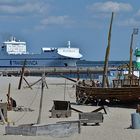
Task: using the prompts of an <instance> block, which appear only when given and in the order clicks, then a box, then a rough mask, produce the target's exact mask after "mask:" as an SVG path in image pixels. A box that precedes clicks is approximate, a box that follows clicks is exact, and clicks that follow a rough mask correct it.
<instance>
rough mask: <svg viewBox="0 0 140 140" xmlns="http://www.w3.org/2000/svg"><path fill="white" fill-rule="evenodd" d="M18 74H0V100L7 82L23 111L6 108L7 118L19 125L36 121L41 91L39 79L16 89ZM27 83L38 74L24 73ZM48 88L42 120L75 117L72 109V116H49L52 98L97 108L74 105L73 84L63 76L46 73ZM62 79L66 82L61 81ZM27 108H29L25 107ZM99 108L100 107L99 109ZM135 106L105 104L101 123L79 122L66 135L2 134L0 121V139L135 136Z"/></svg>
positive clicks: (121, 139) (119, 139)
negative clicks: (105, 111) (60, 136)
mask: <svg viewBox="0 0 140 140" xmlns="http://www.w3.org/2000/svg"><path fill="white" fill-rule="evenodd" d="M19 78H20V77H14V76H12V77H0V94H1V96H0V99H2V102H6V101H7V96H6V94H7V92H8V85H9V83H11V97H13V98H14V99H15V100H16V102H17V106H21V107H22V108H24V109H26V111H8V121H9V122H10V125H11V126H12V125H13V124H14V125H20V124H28V123H36V122H37V118H38V112H39V101H40V95H41V83H38V84H36V85H34V86H33V89H32V90H31V89H30V88H27V84H26V83H25V82H24V81H23V83H22V88H21V90H18V83H19ZM25 78H26V80H27V81H28V82H29V83H34V82H35V81H37V80H39V79H40V78H41V77H25ZM46 82H47V85H48V89H47V88H45V89H44V95H43V108H42V115H41V123H42V124H44V123H45V124H51V123H56V122H58V121H69V120H78V113H77V112H75V111H72V116H71V117H68V118H50V115H51V113H50V112H49V110H50V109H51V108H52V106H53V100H66V101H70V102H71V103H72V107H74V108H76V109H79V110H81V111H83V112H91V111H93V110H94V109H96V108H98V107H97V106H88V105H76V104H75V88H74V87H73V84H74V83H72V82H71V81H69V80H65V79H64V78H50V77H46ZM65 83H66V85H65ZM29 109H30V110H29ZM101 112H103V111H101ZM134 112H136V109H132V108H123V107H108V109H107V114H104V120H103V123H101V124H100V125H99V126H94V125H88V126H81V133H80V134H78V133H75V134H73V135H71V136H69V137H62V138H56V137H52V136H16V135H15V136H14V135H5V126H6V125H7V124H4V125H3V124H2V123H1V124H0V140H15V139H16V140H18V139H19V140H33V139H34V140H38V139H40V140H46V139H47V140H49V139H50V140H54V139H68V140H92V139H94V140H109V139H110V140H126V139H127V140H139V138H140V129H131V128H130V125H131V113H134Z"/></svg>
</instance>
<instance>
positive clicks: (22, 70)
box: [18, 59, 26, 89]
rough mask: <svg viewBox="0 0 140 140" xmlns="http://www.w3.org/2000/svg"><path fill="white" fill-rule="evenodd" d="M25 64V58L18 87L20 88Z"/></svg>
mask: <svg viewBox="0 0 140 140" xmlns="http://www.w3.org/2000/svg"><path fill="white" fill-rule="evenodd" d="M25 65H26V59H25V61H24V64H23V67H22V71H21V76H20V81H19V85H18V89H21V84H22V80H23V76H24V70H25Z"/></svg>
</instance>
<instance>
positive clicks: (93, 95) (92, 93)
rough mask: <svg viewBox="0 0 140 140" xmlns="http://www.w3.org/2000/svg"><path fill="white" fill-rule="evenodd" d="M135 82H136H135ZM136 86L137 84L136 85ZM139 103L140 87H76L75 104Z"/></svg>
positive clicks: (78, 85)
mask: <svg viewBox="0 0 140 140" xmlns="http://www.w3.org/2000/svg"><path fill="white" fill-rule="evenodd" d="M136 81H137V80H136ZM137 84H138V83H137ZM137 101H140V86H139V85H133V86H132V85H131V87H130V86H126V85H124V86H121V87H120V86H118V87H117V86H114V87H107V88H105V87H93V86H88V85H86V86H83V85H80V84H77V85H76V102H77V103H80V104H81V103H82V104H84V103H89V102H90V103H91V102H92V103H98V102H109V103H114V102H116V103H128V102H137Z"/></svg>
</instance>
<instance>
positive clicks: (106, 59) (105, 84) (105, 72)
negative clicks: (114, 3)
mask: <svg viewBox="0 0 140 140" xmlns="http://www.w3.org/2000/svg"><path fill="white" fill-rule="evenodd" d="M113 15H114V13H113V12H112V16H111V22H110V28H109V33H108V45H107V48H106V55H105V63H104V72H103V80H102V86H103V87H106V86H109V85H108V84H107V81H108V80H107V72H108V61H109V53H110V42H111V30H112V23H113Z"/></svg>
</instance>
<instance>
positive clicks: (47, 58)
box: [0, 37, 82, 67]
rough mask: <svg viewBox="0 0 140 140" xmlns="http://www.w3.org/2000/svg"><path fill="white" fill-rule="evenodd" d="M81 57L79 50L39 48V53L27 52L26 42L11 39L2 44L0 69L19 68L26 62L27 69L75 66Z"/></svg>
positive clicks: (69, 47)
mask: <svg viewBox="0 0 140 140" xmlns="http://www.w3.org/2000/svg"><path fill="white" fill-rule="evenodd" d="M81 57H82V55H81V54H80V53H79V48H71V46H70V41H68V47H65V48H64V47H63V48H47V47H46V48H41V53H39V54H33V53H28V52H27V47H26V42H22V41H17V40H16V39H15V37H11V38H10V40H7V41H5V42H3V43H2V46H1V50H0V67H21V66H23V64H24V61H25V60H26V66H27V67H69V66H76V62H77V61H78V60H80V58H81Z"/></svg>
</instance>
